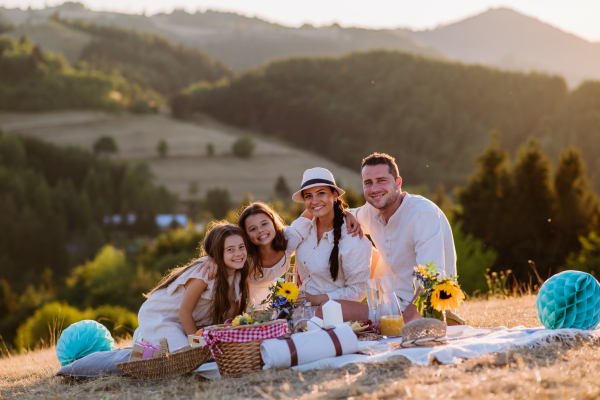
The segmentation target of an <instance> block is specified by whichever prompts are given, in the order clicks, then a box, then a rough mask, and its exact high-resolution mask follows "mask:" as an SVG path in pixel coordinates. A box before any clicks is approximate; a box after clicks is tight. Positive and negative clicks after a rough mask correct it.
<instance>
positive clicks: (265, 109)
mask: <svg viewBox="0 0 600 400" xmlns="http://www.w3.org/2000/svg"><path fill="white" fill-rule="evenodd" d="M566 98H567V87H566V84H565V82H564V80H563V79H562V78H560V77H551V76H546V75H539V74H532V75H525V74H520V73H508V72H501V71H498V70H494V69H490V68H486V67H481V66H468V65H464V64H459V63H448V62H442V61H437V60H433V59H427V58H421V57H418V56H414V55H411V54H406V53H398V52H385V51H377V52H370V53H356V54H350V55H347V56H344V57H340V58H315V59H308V58H299V59H290V60H284V61H279V62H274V63H271V64H269V65H267V66H266V67H264V68H262V69H260V70H257V71H252V72H249V73H246V74H244V75H242V76H240V77H238V78H237V79H236V80H234V81H233V82H231V84H228V85H216V86H213V87H211V86H207V85H200V86H196V87H194V88H191V89H189V90H187V91H184V92H183V93H182V94H181V95H180V96H179V97H177V98H176V99H175V100H174V101H173V112H174V114H175V115H180V116H182V115H186V114H189V113H192V112H194V111H202V112H207V113H209V114H211V115H213V116H214V117H216V118H218V119H220V120H222V121H226V122H228V123H232V124H235V125H237V126H240V127H249V128H252V129H256V130H260V131H261V132H265V133H266V134H269V135H272V136H274V137H277V138H281V139H284V140H287V141H289V142H290V143H294V144H295V145H297V146H301V147H303V148H305V149H308V150H311V151H314V152H316V153H319V154H321V155H323V156H325V157H327V158H330V159H331V160H334V161H337V162H339V163H341V164H342V165H345V166H348V167H350V168H352V167H354V166H356V165H359V163H360V160H361V159H362V158H363V157H365V155H367V154H369V153H370V152H372V151H385V152H388V153H390V154H392V155H393V156H395V157H396V159H397V161H398V164H399V167H400V171H401V173H402V174H403V176H404V178H405V179H406V182H407V183H409V182H410V184H420V183H426V184H429V185H431V186H433V187H435V186H437V184H438V183H440V182H442V183H445V184H446V186H449V187H453V186H455V185H457V184H463V183H464V182H465V181H466V177H467V176H468V175H469V174H470V173H471V171H472V169H473V162H474V159H475V157H476V156H477V155H478V154H479V153H480V152H481V151H482V150H483V149H484V148H485V147H486V146H487V145H488V144H489V142H490V131H491V130H492V129H498V130H499V131H500V137H499V138H500V142H501V143H502V145H503V146H504V147H505V148H507V149H509V150H510V151H514V150H516V149H517V148H518V146H519V145H521V143H523V142H524V141H525V140H526V139H527V137H529V136H530V135H533V134H534V133H535V132H536V129H537V127H538V124H539V122H540V120H541V119H542V117H544V116H547V115H550V114H552V113H553V112H554V111H555V110H556V109H557V107H558V106H559V105H560V104H561V103H562V102H563V101H564V100H565V99H566Z"/></svg>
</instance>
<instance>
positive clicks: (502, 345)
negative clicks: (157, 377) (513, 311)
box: [202, 327, 600, 379]
mask: <svg viewBox="0 0 600 400" xmlns="http://www.w3.org/2000/svg"><path fill="white" fill-rule="evenodd" d="M477 331H479V332H477ZM486 332H490V333H489V334H485V335H483V336H476V337H470V338H467V339H460V340H456V341H452V340H451V342H450V344H447V345H444V346H437V347H414V348H409V349H400V350H395V351H390V352H387V353H385V354H378V355H374V356H366V355H362V354H346V355H343V356H340V357H330V358H324V359H322V360H318V361H314V362H311V363H308V364H303V365H298V366H296V367H293V368H292V369H293V370H296V371H308V370H311V369H322V368H327V367H334V368H339V367H342V366H344V365H346V364H352V363H370V362H378V361H383V360H385V359H387V358H389V357H393V356H404V357H406V358H408V359H409V360H410V361H411V362H413V363H414V364H418V365H429V364H431V363H432V362H433V361H435V360H437V361H439V362H441V363H443V364H459V363H460V362H462V360H463V359H469V358H476V357H481V356H483V355H485V354H491V353H499V352H506V351H507V350H509V349H515V348H519V347H533V346H537V345H544V344H546V343H548V342H549V341H551V340H555V339H559V340H561V341H567V342H568V341H572V340H574V339H575V338H577V337H581V338H584V339H590V340H592V339H600V330H598V329H597V330H593V331H591V330H588V331H584V330H578V329H556V330H550V329H544V328H543V327H539V328H534V329H530V328H524V327H517V328H513V329H506V328H500V329H499V330H497V331H495V332H492V331H491V330H486V329H474V328H467V330H465V331H464V332H462V333H461V334H460V335H457V336H456V337H460V336H465V335H467V336H468V335H469V334H477V333H486ZM453 338H454V337H453V336H450V339H453ZM401 341H402V339H401V338H394V339H388V340H386V341H380V342H401ZM377 343H379V342H370V341H364V342H359V343H358V346H359V350H361V349H364V348H367V347H369V346H373V345H375V344H377ZM205 365H206V364H205ZM203 367H204V366H203ZM204 368H205V370H204V372H203V375H202V376H205V377H208V376H214V375H216V374H215V370H216V368H217V367H216V365H215V366H214V367H212V368H213V369H212V370H210V372H209V371H207V370H209V369H210V368H209V366H206V367H204ZM216 372H217V373H218V370H217V371H216ZM209 379H213V378H209Z"/></svg>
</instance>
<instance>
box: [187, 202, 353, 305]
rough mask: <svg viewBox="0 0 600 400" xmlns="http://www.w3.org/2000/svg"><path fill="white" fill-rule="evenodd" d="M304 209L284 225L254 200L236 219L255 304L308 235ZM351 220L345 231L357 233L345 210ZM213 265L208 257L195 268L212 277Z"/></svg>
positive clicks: (276, 215) (308, 225)
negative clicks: (243, 240)
mask: <svg viewBox="0 0 600 400" xmlns="http://www.w3.org/2000/svg"><path fill="white" fill-rule="evenodd" d="M306 216H310V214H309V213H307V212H305V213H304V214H302V215H301V216H300V218H298V219H297V220H296V221H294V222H293V223H292V225H291V226H287V227H286V226H285V225H284V223H283V220H282V218H281V217H280V216H279V214H277V212H276V211H275V210H273V209H272V208H271V207H269V206H268V205H267V204H265V203H262V202H259V201H257V202H254V203H252V204H250V205H249V206H248V207H246V208H245V209H244V211H242V213H241V214H240V217H239V219H238V227H239V228H240V229H241V230H242V231H243V232H244V234H245V237H246V242H247V243H248V248H247V250H248V263H249V264H250V274H249V282H248V284H249V286H250V299H251V301H252V302H253V304H254V305H255V307H257V308H258V307H259V306H260V303H261V302H262V300H263V299H265V298H266V297H267V296H268V294H269V290H268V288H267V287H268V286H269V285H270V284H271V283H272V282H273V280H274V279H275V278H279V277H280V276H282V275H283V274H284V273H285V272H286V271H287V270H288V268H289V266H290V260H291V257H292V254H293V253H294V251H295V250H296V248H298V245H300V243H301V242H302V241H303V240H304V239H305V238H306V237H307V236H308V232H309V231H310V228H311V221H310V219H308V218H307V217H306ZM347 216H348V218H349V219H351V220H352V221H353V222H354V227H353V228H352V229H351V231H350V232H349V233H351V234H354V235H356V234H360V235H362V231H361V230H360V225H359V224H358V222H356V220H354V217H353V216H352V215H351V214H350V213H348V214H347ZM216 270H217V265H216V264H215V263H214V262H213V261H212V260H210V258H208V259H207V260H206V261H205V262H204V263H203V264H202V265H200V268H199V269H198V271H201V272H202V276H204V274H205V273H206V275H207V276H208V279H213V277H214V274H215V272H216Z"/></svg>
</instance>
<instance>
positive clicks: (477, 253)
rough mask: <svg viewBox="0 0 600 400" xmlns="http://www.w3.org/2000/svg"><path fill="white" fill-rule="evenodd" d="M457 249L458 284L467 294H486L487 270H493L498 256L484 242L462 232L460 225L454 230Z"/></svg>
mask: <svg viewBox="0 0 600 400" xmlns="http://www.w3.org/2000/svg"><path fill="white" fill-rule="evenodd" d="M452 232H453V235H454V247H455V248H456V261H457V262H456V271H457V274H458V283H460V287H461V289H462V290H464V292H465V293H467V294H469V295H472V294H473V293H475V292H478V293H484V292H485V291H486V290H487V289H488V285H487V280H486V270H487V269H489V268H491V267H492V266H493V265H494V263H495V262H496V259H497V258H498V254H497V253H496V252H495V251H494V250H492V249H491V248H486V247H485V245H484V244H483V242H482V241H480V240H477V239H476V238H475V237H473V235H469V234H465V233H464V232H462V231H461V229H460V225H455V226H454V227H453V229H452Z"/></svg>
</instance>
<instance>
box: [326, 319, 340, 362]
mask: <svg viewBox="0 0 600 400" xmlns="http://www.w3.org/2000/svg"><path fill="white" fill-rule="evenodd" d="M323 329H324V330H325V332H327V333H328V334H329V337H331V341H332V342H333V346H334V347H335V356H336V357H339V356H341V355H342V344H341V343H340V339H339V338H338V337H337V335H336V334H335V332H334V331H333V330H334V329H335V328H334V327H333V326H328V327H326V328H323Z"/></svg>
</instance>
